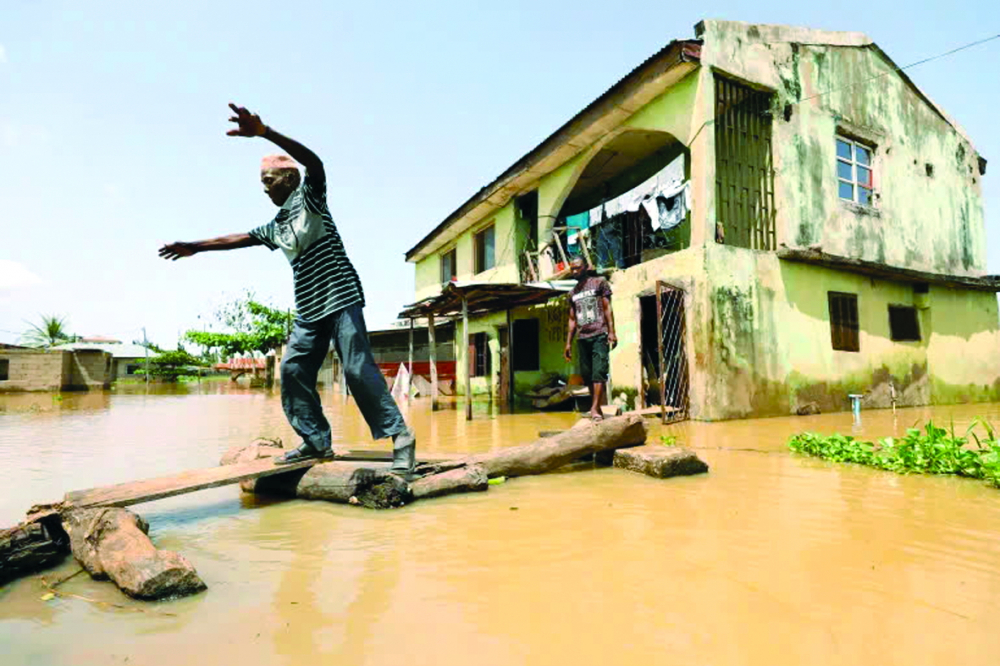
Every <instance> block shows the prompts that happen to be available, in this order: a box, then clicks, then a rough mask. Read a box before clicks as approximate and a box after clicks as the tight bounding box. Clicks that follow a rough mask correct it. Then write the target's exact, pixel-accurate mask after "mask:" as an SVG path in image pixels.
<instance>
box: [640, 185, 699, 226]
mask: <svg viewBox="0 0 1000 666" xmlns="http://www.w3.org/2000/svg"><path fill="white" fill-rule="evenodd" d="M690 191H691V186H690V184H689V183H687V182H685V183H683V184H681V185H680V186H675V187H674V188H672V189H670V190H665V191H661V192H658V193H657V194H656V195H655V196H652V197H650V198H648V199H646V200H644V201H643V202H642V208H643V210H645V211H646V214H647V215H649V221H650V225H651V226H652V227H653V231H656V230H658V229H662V230H664V231H666V230H668V229H673V228H674V227H676V226H677V225H678V224H680V223H681V222H683V221H684V218H685V216H686V215H687V212H688V209H689V206H688V200H689V197H690V194H689V193H690Z"/></svg>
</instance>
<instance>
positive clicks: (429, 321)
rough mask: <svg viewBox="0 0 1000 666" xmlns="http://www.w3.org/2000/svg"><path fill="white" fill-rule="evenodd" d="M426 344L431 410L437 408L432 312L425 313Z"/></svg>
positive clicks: (436, 376) (436, 372)
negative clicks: (428, 361) (429, 370)
mask: <svg viewBox="0 0 1000 666" xmlns="http://www.w3.org/2000/svg"><path fill="white" fill-rule="evenodd" d="M427 345H428V348H429V352H428V353H429V360H430V362H431V411H437V408H438V368H437V349H436V345H437V343H436V342H435V340H434V313H433V312H432V313H430V314H429V315H427Z"/></svg>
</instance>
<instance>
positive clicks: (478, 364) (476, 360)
mask: <svg viewBox="0 0 1000 666" xmlns="http://www.w3.org/2000/svg"><path fill="white" fill-rule="evenodd" d="M491 361H492V358H491V356H490V336H489V335H488V334H486V333H474V334H473V335H472V343H471V344H470V345H469V370H470V371H471V372H472V376H473V377H489V375H490V370H491V366H492V362H491Z"/></svg>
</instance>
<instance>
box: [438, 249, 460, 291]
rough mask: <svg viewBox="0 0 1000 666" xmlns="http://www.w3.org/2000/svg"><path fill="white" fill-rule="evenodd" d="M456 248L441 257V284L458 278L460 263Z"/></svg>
mask: <svg viewBox="0 0 1000 666" xmlns="http://www.w3.org/2000/svg"><path fill="white" fill-rule="evenodd" d="M456 259H457V257H456V255H455V250H454V248H453V249H452V250H451V252H446V253H445V254H442V255H441V284H444V283H446V282H451V281H452V280H454V279H455V278H456V277H457V276H458V262H457V261H456Z"/></svg>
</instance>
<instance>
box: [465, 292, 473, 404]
mask: <svg viewBox="0 0 1000 666" xmlns="http://www.w3.org/2000/svg"><path fill="white" fill-rule="evenodd" d="M462 337H463V338H464V339H465V420H466V421H471V420H472V363H473V360H472V359H471V358H469V356H470V352H469V300H468V298H466V296H465V294H462Z"/></svg>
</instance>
